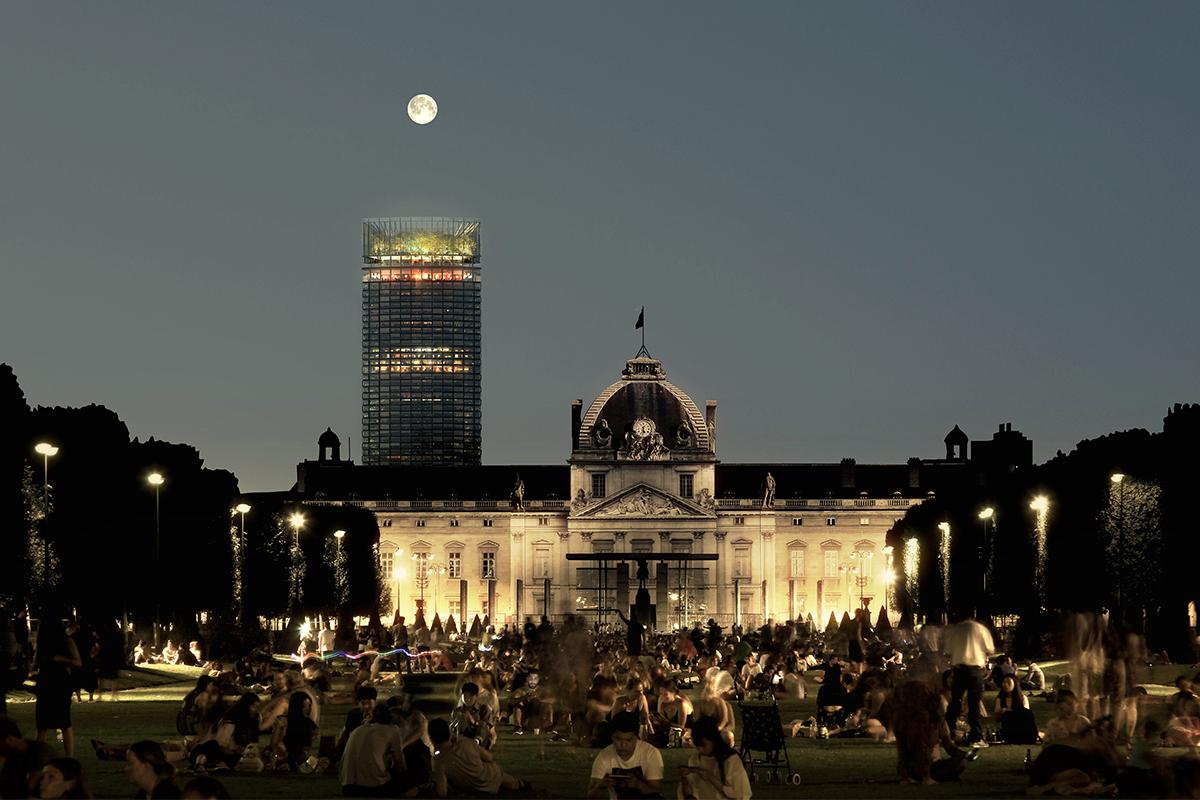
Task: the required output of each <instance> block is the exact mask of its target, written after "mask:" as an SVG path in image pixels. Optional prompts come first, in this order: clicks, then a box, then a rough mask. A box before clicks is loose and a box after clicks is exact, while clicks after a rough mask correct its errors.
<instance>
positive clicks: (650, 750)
mask: <svg viewBox="0 0 1200 800" xmlns="http://www.w3.org/2000/svg"><path fill="white" fill-rule="evenodd" d="M638 724H639V719H638V715H637V714H636V713H634V712H632V711H621V712H619V713H617V714H614V715H613V718H612V744H610V745H609V746H608V747H606V748H604V749H603V750H601V751H600V753H599V755H597V756H596V760H595V761H593V762H592V776H591V782H590V783H589V784H588V792H587V796H588V798H590V799H592V800H603V798H610V799H614V798H626V797H632V798H646V797H661V796H662V780H663V759H662V753H660V752H658V748H656V747H655V746H654V745H652V744H650V743H649V742H644V741H642V740H640V739H638Z"/></svg>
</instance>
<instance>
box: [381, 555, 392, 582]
mask: <svg viewBox="0 0 1200 800" xmlns="http://www.w3.org/2000/svg"><path fill="white" fill-rule="evenodd" d="M394 555H395V554H394V553H392V552H390V551H389V552H386V553H380V554H379V572H380V573H381V574H382V576H383V580H385V581H392V580H395V576H393V575H392V569H394V567H393V565H392V557H393V556H394Z"/></svg>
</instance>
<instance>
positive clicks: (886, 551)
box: [883, 544, 896, 556]
mask: <svg viewBox="0 0 1200 800" xmlns="http://www.w3.org/2000/svg"><path fill="white" fill-rule="evenodd" d="M895 549H896V548H894V547H892V546H891V545H890V544H889V545H885V546H884V548H883V554H884V555H885V556H890V555H891V554H892V553H893V552H894V551H895Z"/></svg>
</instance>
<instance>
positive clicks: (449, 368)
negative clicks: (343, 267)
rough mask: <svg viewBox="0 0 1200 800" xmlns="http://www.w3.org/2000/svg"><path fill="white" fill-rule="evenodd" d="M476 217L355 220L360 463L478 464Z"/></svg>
mask: <svg viewBox="0 0 1200 800" xmlns="http://www.w3.org/2000/svg"><path fill="white" fill-rule="evenodd" d="M481 270H482V265H481V264H480V254H479V220H477V219H451V218H446V217H428V218H427V217H402V218H395V219H368V220H364V221H363V269H362V307H363V323H362V462H363V464H364V465H367V466H385V465H422V466H434V465H463V464H468V465H469V464H478V463H479V461H480V452H481V441H482V431H481V421H480V317H479V295H480V272H481Z"/></svg>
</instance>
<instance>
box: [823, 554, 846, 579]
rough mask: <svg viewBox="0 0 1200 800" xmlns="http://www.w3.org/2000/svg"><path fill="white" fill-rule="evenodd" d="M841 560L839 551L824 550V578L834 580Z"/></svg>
mask: <svg viewBox="0 0 1200 800" xmlns="http://www.w3.org/2000/svg"><path fill="white" fill-rule="evenodd" d="M841 560H842V551H841V550H826V551H825V577H826V578H836V577H837V576H838V565H839V562H840V561H841Z"/></svg>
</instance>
